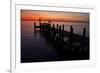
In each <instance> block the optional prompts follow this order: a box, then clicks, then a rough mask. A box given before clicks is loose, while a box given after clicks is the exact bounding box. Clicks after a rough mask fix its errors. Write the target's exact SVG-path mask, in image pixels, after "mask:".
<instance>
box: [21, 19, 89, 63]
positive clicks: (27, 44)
mask: <svg viewBox="0 0 100 73" xmlns="http://www.w3.org/2000/svg"><path fill="white" fill-rule="evenodd" d="M75 24H77V23H70V25H73V26H74V28H76V30H74V31H75V33H77V34H80V35H82V29H83V28H84V27H86V29H87V33H86V36H87V37H89V26H88V24H83V23H81V25H80V23H78V26H77V27H76V26H75ZM66 26H69V25H66ZM80 26H81V27H80ZM65 30H66V31H69V27H65ZM62 60H73V59H69V58H68V57H67V56H66V54H65V53H64V52H61V51H59V50H57V49H55V48H53V47H52V45H51V44H50V43H49V42H48V41H47V40H46V39H45V37H44V36H43V35H41V34H40V32H37V33H34V26H33V22H32V21H22V23H21V62H22V63H26V62H43V61H62ZM74 60H75V59H74ZM76 60H77V59H76Z"/></svg>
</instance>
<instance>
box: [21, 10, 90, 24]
mask: <svg viewBox="0 0 100 73" xmlns="http://www.w3.org/2000/svg"><path fill="white" fill-rule="evenodd" d="M39 18H40V19H41V20H42V21H49V20H50V21H59V22H82V23H83V22H85V23H87V22H89V13H79V12H56V11H36V10H21V20H22V21H38V20H39Z"/></svg>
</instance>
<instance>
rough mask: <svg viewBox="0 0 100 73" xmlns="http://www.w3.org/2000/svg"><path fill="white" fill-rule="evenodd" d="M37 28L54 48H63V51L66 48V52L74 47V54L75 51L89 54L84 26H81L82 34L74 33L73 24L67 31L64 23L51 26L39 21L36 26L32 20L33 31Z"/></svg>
mask: <svg viewBox="0 0 100 73" xmlns="http://www.w3.org/2000/svg"><path fill="white" fill-rule="evenodd" d="M37 28H39V29H40V32H41V34H43V35H44V37H45V38H46V39H47V41H49V42H50V43H51V44H52V45H53V47H54V48H56V49H59V50H62V49H63V50H64V51H66V50H67V52H72V49H73V48H74V52H73V53H74V55H75V54H76V53H81V54H82V55H83V54H84V55H86V56H85V57H87V54H88V55H89V38H88V37H86V28H83V32H82V33H83V35H79V34H75V33H74V28H73V26H70V31H69V32H68V31H65V30H64V25H59V24H57V25H56V26H55V25H54V24H53V25H52V26H51V24H50V23H40V24H39V26H36V23H35V22H34V31H35V32H36V29H37ZM65 38H68V40H65ZM86 48H87V50H86ZM79 50H81V52H80V51H79ZM84 52H85V53H84ZM78 55H80V54H78ZM83 57H84V56H83ZM88 57H89V56H88Z"/></svg>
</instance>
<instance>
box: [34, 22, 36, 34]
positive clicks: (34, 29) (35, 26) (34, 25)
mask: <svg viewBox="0 0 100 73" xmlns="http://www.w3.org/2000/svg"><path fill="white" fill-rule="evenodd" d="M34 32H36V22H34Z"/></svg>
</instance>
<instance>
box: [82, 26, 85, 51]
mask: <svg viewBox="0 0 100 73" xmlns="http://www.w3.org/2000/svg"><path fill="white" fill-rule="evenodd" d="M85 37H86V28H83V37H82V43H81V44H82V51H83V52H84V41H85Z"/></svg>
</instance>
